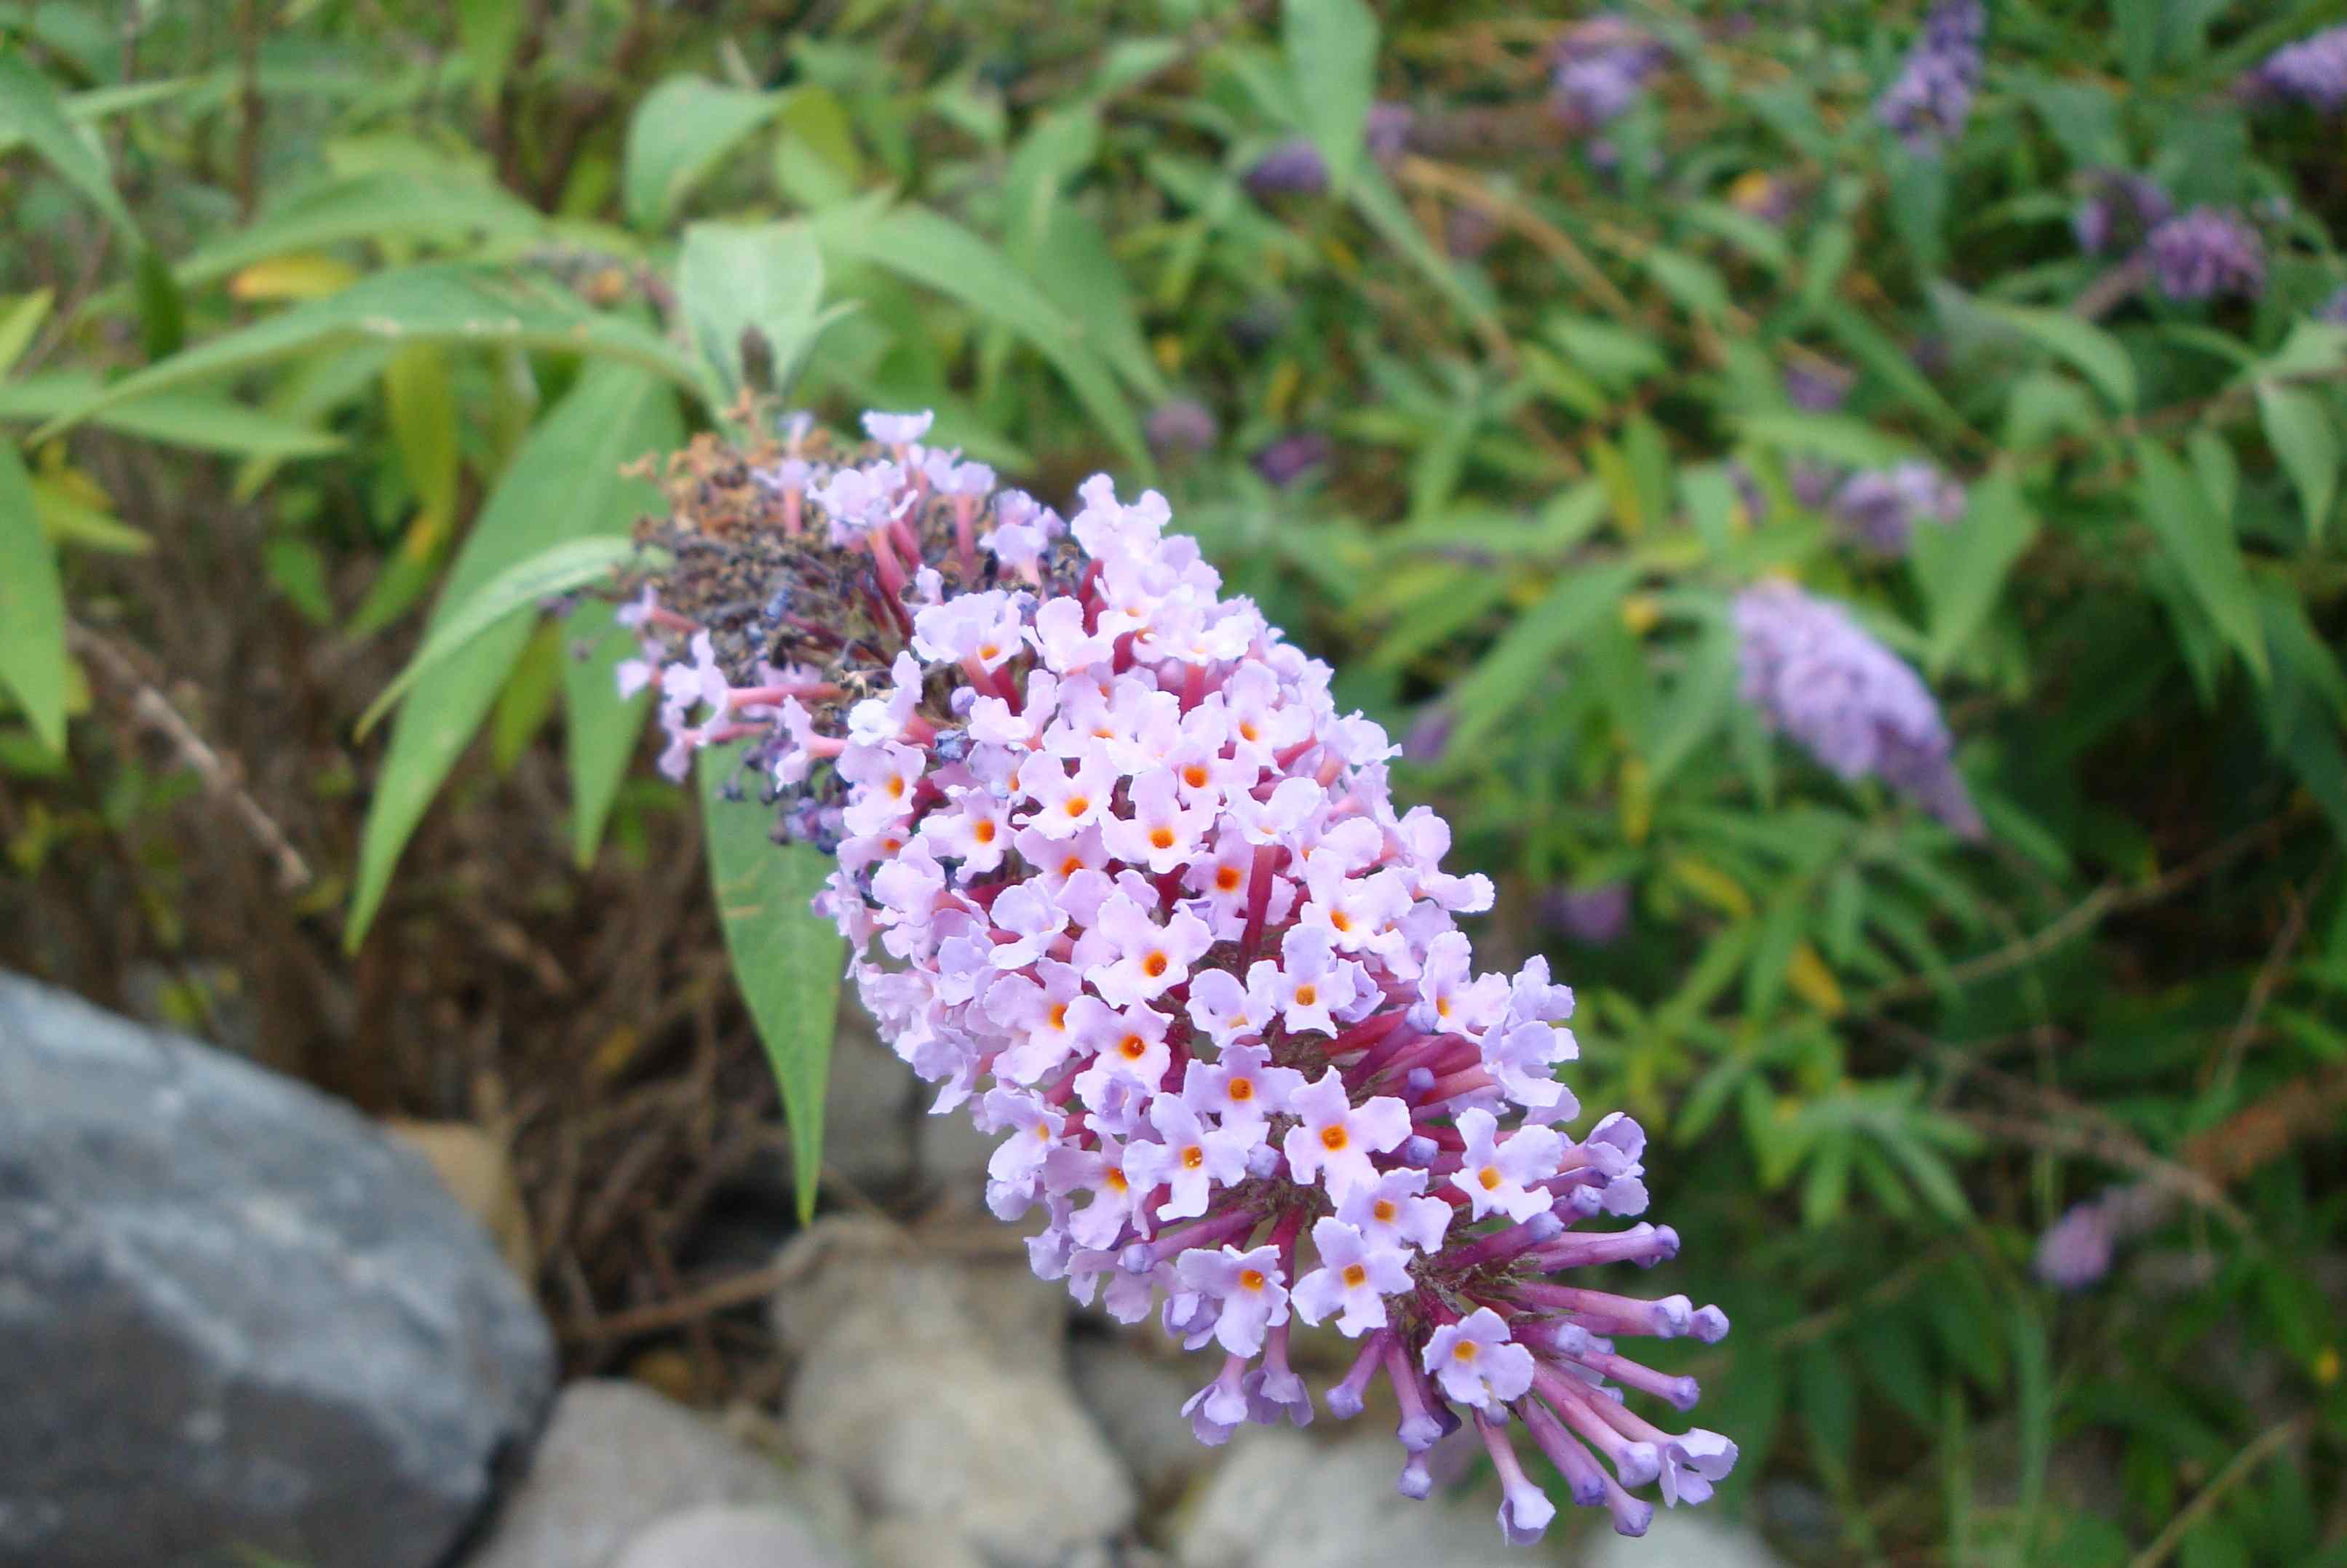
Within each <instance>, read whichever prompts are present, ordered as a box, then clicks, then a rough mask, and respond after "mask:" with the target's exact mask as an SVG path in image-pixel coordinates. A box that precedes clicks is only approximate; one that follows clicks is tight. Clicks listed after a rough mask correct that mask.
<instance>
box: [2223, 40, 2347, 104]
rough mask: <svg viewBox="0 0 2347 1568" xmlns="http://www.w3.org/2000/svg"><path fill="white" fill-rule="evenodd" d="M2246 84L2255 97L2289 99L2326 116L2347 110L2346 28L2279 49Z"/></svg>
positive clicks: (2251, 74) (2254, 71)
mask: <svg viewBox="0 0 2347 1568" xmlns="http://www.w3.org/2000/svg"><path fill="white" fill-rule="evenodd" d="M2243 85H2244V86H2245V87H2247V88H2248V90H2249V91H2250V95H2251V96H2252V97H2271V98H2286V99H2289V100H2291V101H2292V102H2296V103H2301V104H2304V105H2306V106H2307V107H2308V108H2314V109H2319V110H2321V112H2322V113H2324V114H2337V113H2338V112H2339V111H2340V110H2341V109H2342V108H2347V26H2342V27H2330V28H2326V29H2324V30H2323V31H2322V32H2320V33H2317V34H2315V35H2314V36H2311V37H2308V38H2301V39H2300V40H2299V41H2298V42H2297V43H2295V44H2286V45H2284V46H2282V47H2280V48H2279V49H2276V50H2275V51H2274V52H2273V53H2272V54H2270V55H2269V56H2266V58H2265V60H2264V62H2263V63H2262V64H2260V66H2259V67H2257V68H2256V69H2255V70H2253V71H2251V72H2250V74H2249V76H2248V77H2247V78H2246V79H2245V81H2244V83H2243Z"/></svg>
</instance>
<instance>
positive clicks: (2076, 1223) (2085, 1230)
mask: <svg viewBox="0 0 2347 1568" xmlns="http://www.w3.org/2000/svg"><path fill="white" fill-rule="evenodd" d="M2174 1206H2175V1199H2174V1197H2173V1195H2172V1194H2169V1193H2168V1192H2167V1191H2166V1190H2165V1189H2163V1188H2160V1187H2158V1186H2156V1185H2154V1184H2152V1183H2149V1182H2130V1183H2128V1184H2127V1185H2126V1186H2123V1187H2113V1188H2111V1189H2110V1190H2109V1191H2107V1192H2105V1193H2103V1194H2100V1195H2098V1196H2096V1197H2094V1198H2090V1199H2088V1200H2087V1201H2086V1202H2085V1203H2082V1204H2071V1205H2070V1207H2069V1208H2068V1209H2067V1210H2066V1211H2065V1212H2064V1214H2063V1215H2062V1217H2061V1218H2060V1219H2058V1220H2056V1221H2055V1222H2054V1223H2053V1224H2052V1225H2049V1226H2047V1227H2046V1229H2045V1235H2042V1236H2039V1237H2038V1238H2037V1255H2036V1257H2035V1258H2034V1260H2033V1262H2032V1264H2031V1266H2032V1268H2034V1270H2035V1271H2036V1275H2037V1277H2038V1278H2040V1279H2042V1280H2044V1281H2045V1283H2046V1284H2048V1285H2050V1286H2054V1287H2055V1288H2056V1289H2057V1290H2084V1289H2085V1288H2086V1286H2090V1285H2092V1284H2094V1283H2095V1282H2096V1280H2098V1279H2100V1278H2102V1277H2103V1276H2104V1275H2106V1274H2108V1273H2109V1272H2110V1268H2111V1257H2112V1255H2113V1254H2114V1253H2115V1252H2116V1250H2117V1248H2118V1244H2119V1243H2121V1242H2123V1241H2126V1240H2127V1239H2128V1238H2129V1237H2131V1236H2136V1235H2141V1234H2142V1233H2143V1232H2145V1231H2147V1230H2149V1229H2151V1228H2152V1227H2153V1226H2154V1225H2157V1224H2159V1222H2160V1221H2161V1220H2163V1219H2165V1218H2167V1217H2168V1211H2169V1210H2170V1209H2171V1208H2173V1207H2174Z"/></svg>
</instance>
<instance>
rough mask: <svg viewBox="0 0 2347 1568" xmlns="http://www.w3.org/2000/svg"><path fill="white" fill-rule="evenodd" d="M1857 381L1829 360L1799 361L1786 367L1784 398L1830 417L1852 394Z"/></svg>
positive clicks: (1841, 367) (1799, 406) (1813, 412)
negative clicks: (1851, 388)
mask: <svg viewBox="0 0 2347 1568" xmlns="http://www.w3.org/2000/svg"><path fill="white" fill-rule="evenodd" d="M1857 379H1858V378H1857V377H1856V376H1855V375H1853V374H1851V373H1850V371H1849V370H1847V369H1845V368H1844V367H1843V366H1841V365H1838V364H1833V363H1832V362H1831V361H1829V360H1822V359H1820V360H1798V361H1796V362H1794V363H1793V364H1788V365H1787V366H1786V367H1785V395H1786V396H1787V397H1788V398H1790V399H1792V403H1793V406H1794V407H1796V408H1799V409H1803V410H1806V411H1807V412H1809V413H1810V414H1830V413H1832V412H1833V411H1834V410H1835V409H1837V408H1840V406H1841V405H1842V400H1843V399H1844V398H1846V397H1848V396H1849V395H1850V384H1851V383H1852V382H1854V381H1856V380H1857Z"/></svg>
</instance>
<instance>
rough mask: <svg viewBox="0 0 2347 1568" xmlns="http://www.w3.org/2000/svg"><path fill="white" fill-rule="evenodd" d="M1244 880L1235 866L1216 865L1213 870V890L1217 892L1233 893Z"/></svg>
mask: <svg viewBox="0 0 2347 1568" xmlns="http://www.w3.org/2000/svg"><path fill="white" fill-rule="evenodd" d="M1245 880H1246V879H1245V877H1244V876H1240V875H1239V868H1238V867H1237V866H1217V867H1216V868H1215V870H1214V890H1215V891H1216V892H1218V893H1235V892H1237V891H1238V890H1239V884H1240V883H1241V882H1244V881H1245Z"/></svg>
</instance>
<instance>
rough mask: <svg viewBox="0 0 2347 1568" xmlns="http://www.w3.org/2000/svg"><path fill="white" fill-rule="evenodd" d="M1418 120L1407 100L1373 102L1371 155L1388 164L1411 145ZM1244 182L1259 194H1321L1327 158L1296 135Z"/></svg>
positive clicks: (1367, 132)
mask: <svg viewBox="0 0 2347 1568" xmlns="http://www.w3.org/2000/svg"><path fill="white" fill-rule="evenodd" d="M1417 124H1418V114H1417V111H1416V110H1414V109H1412V108H1410V107H1409V105H1408V104H1393V103H1381V104H1372V105H1371V106H1370V107H1369V118H1368V123H1367V125H1365V126H1364V127H1363V128H1362V132H1361V145H1362V146H1363V147H1364V148H1366V149H1368V154H1369V156H1370V157H1371V158H1374V159H1377V160H1378V162H1379V163H1391V162H1393V160H1394V159H1398V158H1399V157H1400V156H1401V155H1402V153H1403V151H1404V150H1405V149H1407V148H1408V146H1409V133H1410V131H1411V130H1412V129H1413V128H1415V127H1416V126H1417ZM1245 185H1246V188H1247V189H1248V190H1251V191H1253V192H1254V193H1255V195H1257V196H1318V195H1320V194H1322V193H1323V192H1325V191H1326V190H1327V189H1328V160H1327V159H1324V158H1322V157H1321V156H1320V149H1318V148H1317V147H1314V146H1313V145H1312V142H1311V140H1310V138H1307V137H1300V136H1299V137H1294V138H1290V139H1288V140H1286V141H1283V142H1281V143H1280V144H1279V145H1278V146H1276V147H1275V148H1273V149H1271V150H1270V151H1269V152H1266V153H1265V154H1264V155H1263V156H1262V157H1261V158H1259V159H1256V160H1255V167H1254V168H1252V169H1248V170H1247V172H1246V177H1245Z"/></svg>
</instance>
